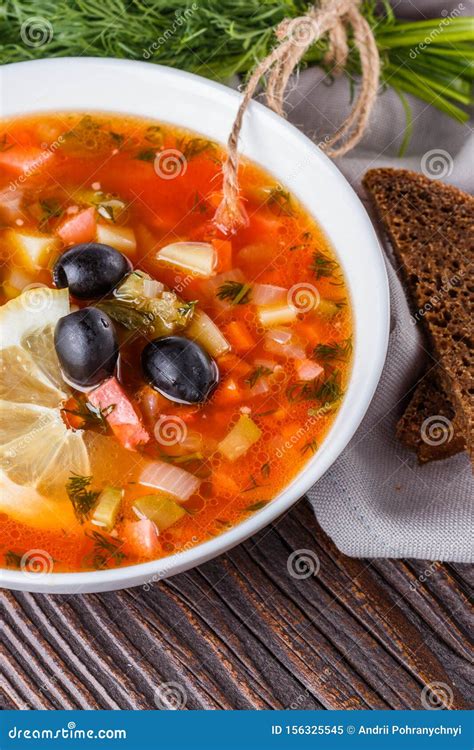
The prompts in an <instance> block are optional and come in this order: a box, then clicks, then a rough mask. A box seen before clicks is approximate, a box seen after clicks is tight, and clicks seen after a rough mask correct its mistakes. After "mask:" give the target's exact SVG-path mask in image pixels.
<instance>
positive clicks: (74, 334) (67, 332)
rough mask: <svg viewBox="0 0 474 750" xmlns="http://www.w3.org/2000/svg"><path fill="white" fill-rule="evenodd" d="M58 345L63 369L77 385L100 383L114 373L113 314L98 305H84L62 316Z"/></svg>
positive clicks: (59, 321) (115, 353) (58, 326)
mask: <svg viewBox="0 0 474 750" xmlns="http://www.w3.org/2000/svg"><path fill="white" fill-rule="evenodd" d="M54 346H55V348H56V354H57V355H58V359H59V362H60V365H61V368H62V371H63V373H64V375H65V377H66V379H67V380H68V381H69V382H70V383H72V384H73V385H77V386H79V387H88V386H94V385H99V383H101V382H102V381H103V380H105V379H106V378H109V377H110V376H111V375H113V374H114V370H115V367H116V364H117V358H118V340H117V334H116V333H115V328H114V324H113V323H112V321H111V320H110V318H109V316H108V315H106V314H105V313H104V312H102V310H98V309H97V308H96V307H84V308H83V309H82V310H78V311H77V312H73V313H70V314H69V315H65V316H64V318H60V319H59V320H58V322H57V325H56V329H55V331H54Z"/></svg>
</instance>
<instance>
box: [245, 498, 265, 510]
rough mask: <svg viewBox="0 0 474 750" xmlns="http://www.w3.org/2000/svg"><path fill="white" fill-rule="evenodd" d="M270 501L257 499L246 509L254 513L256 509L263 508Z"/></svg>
mask: <svg viewBox="0 0 474 750" xmlns="http://www.w3.org/2000/svg"><path fill="white" fill-rule="evenodd" d="M269 502H270V501H269V500H257V502H256V503H252V505H247V507H246V508H245V510H247V511H249V512H250V513H254V512H255V511H256V510H262V508H264V507H265V506H266V505H268V503H269Z"/></svg>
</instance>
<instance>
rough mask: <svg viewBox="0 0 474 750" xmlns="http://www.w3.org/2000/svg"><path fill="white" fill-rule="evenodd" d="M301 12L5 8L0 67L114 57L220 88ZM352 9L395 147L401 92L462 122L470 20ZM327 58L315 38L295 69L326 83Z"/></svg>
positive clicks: (73, 1)
mask: <svg viewBox="0 0 474 750" xmlns="http://www.w3.org/2000/svg"><path fill="white" fill-rule="evenodd" d="M309 5H310V3H308V2H307V0H202V2H200V3H199V4H198V3H196V2H195V1H194V0H185V1H184V2H182V1H181V0H153V2H149V1H147V0H88V2H87V3H86V2H84V0H5V2H4V3H3V5H2V6H1V8H0V40H1V41H0V63H12V62H19V61H21V60H33V59H37V58H43V57H64V56H78V57H81V56H85V55H87V56H90V57H118V58H126V59H131V60H146V61H149V62H151V63H159V64H161V65H169V66H171V67H175V68H179V69H181V70H187V71H190V72H192V73H197V74H199V75H203V76H206V77H207V78H213V79H216V80H221V81H226V80H228V79H229V78H231V77H232V76H233V75H235V74H240V75H242V76H243V77H246V76H247V75H248V74H249V73H250V71H251V70H253V68H254V67H255V65H256V63H258V62H259V61H261V60H262V59H263V58H264V57H265V56H266V55H268V53H269V52H270V51H271V50H272V49H273V47H274V45H275V42H276V37H275V29H276V27H277V26H278V24H279V23H280V22H281V21H282V20H283V19H286V18H289V19H292V18H296V17H298V16H301V15H305V13H306V12H307V9H308V6H309ZM360 8H361V12H362V14H363V16H364V17H365V18H366V20H367V22H368V23H369V25H370V27H371V28H372V30H373V32H374V35H375V41H376V44H377V47H378V50H379V53H380V59H381V84H382V86H385V87H388V86H390V87H392V88H393V89H394V90H395V91H396V92H397V94H399V96H400V98H401V101H402V105H403V107H404V110H405V113H406V120H407V124H406V134H405V138H403V141H402V144H401V148H406V146H407V143H408V139H409V135H410V134H411V130H412V129H413V123H412V121H411V115H410V108H409V104H408V102H407V101H406V99H405V94H407V93H408V94H413V95H414V96H416V97H418V98H419V99H422V100H423V101H426V102H428V103H429V104H431V105H432V106H434V107H436V108H438V109H440V110H441V111H443V112H445V113H446V114H448V115H449V116H450V117H453V118H455V119H457V120H459V121H460V122H467V121H468V120H469V113H468V111H467V110H466V107H468V106H469V104H472V103H473V101H474V98H473V91H472V80H473V78H474V55H473V52H472V43H473V41H474V17H472V16H471V17H467V16H461V15H459V16H454V15H453V16H452V17H450V18H449V24H447V23H446V18H432V19H423V20H419V21H404V20H399V19H396V18H395V16H394V13H393V10H392V9H391V7H390V3H389V2H388V0H382V2H378V0H364V2H362V3H361V6H360ZM38 19H40V24H39V27H38V30H37V31H36V32H35V33H33V22H35V23H37V22H38ZM427 39H430V40H431V42H430V44H426V40H427ZM25 40H26V41H25ZM327 50H328V38H327V35H325V36H324V37H323V38H322V39H320V40H318V41H317V42H316V43H315V44H313V45H312V46H311V47H310V48H309V49H308V51H307V52H306V54H305V56H304V58H303V61H302V63H301V66H302V67H305V66H308V65H317V66H320V67H322V68H323V69H324V70H325V71H326V72H327V74H328V76H329V77H330V76H331V69H330V68H328V66H327V63H326V62H325V58H326V52H327ZM348 50H349V54H348V57H347V61H346V64H345V69H344V72H345V73H346V75H347V77H348V79H349V84H350V85H349V87H348V97H349V96H352V93H353V88H354V86H355V84H356V82H357V78H358V76H359V75H360V70H361V66H360V59H359V53H358V51H357V49H356V47H355V45H354V41H353V37H352V34H351V33H349V35H348ZM413 50H415V51H416V54H413Z"/></svg>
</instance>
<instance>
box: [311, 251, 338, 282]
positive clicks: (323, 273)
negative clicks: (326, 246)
mask: <svg viewBox="0 0 474 750" xmlns="http://www.w3.org/2000/svg"><path fill="white" fill-rule="evenodd" d="M310 269H311V271H312V272H313V273H314V275H315V276H316V278H317V279H322V278H327V277H329V276H333V275H334V273H336V272H337V271H338V270H339V263H338V262H337V261H335V260H333V259H332V258H328V256H327V255H324V253H321V252H320V251H319V250H316V252H314V253H313V262H312V264H311V266H310Z"/></svg>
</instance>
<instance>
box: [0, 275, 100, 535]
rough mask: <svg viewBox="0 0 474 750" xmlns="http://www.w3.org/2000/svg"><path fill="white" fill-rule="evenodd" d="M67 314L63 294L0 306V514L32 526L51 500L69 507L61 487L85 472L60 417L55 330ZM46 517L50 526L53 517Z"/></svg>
mask: <svg viewBox="0 0 474 750" xmlns="http://www.w3.org/2000/svg"><path fill="white" fill-rule="evenodd" d="M68 313H69V294H68V291H67V290H66V289H57V290H56V289H49V288H47V287H38V288H32V289H28V290H27V291H25V292H23V294H21V295H20V296H18V297H16V298H15V299H13V300H10V302H7V303H6V304H5V305H3V306H2V307H0V511H3V512H6V513H8V515H9V516H11V517H14V518H17V519H18V520H22V521H26V522H33V521H34V520H35V517H36V521H37V520H38V519H37V515H38V513H41V510H39V509H41V507H44V509H45V511H46V506H47V507H48V508H49V510H51V508H50V503H51V501H52V500H56V501H60V500H63V501H66V502H69V501H67V500H66V494H65V485H66V482H67V480H68V478H69V476H70V475H71V474H72V473H75V474H81V475H88V474H89V473H90V462H89V456H88V451H87V448H86V445H85V442H84V435H83V433H82V432H81V431H80V430H78V431H73V430H69V429H68V428H67V427H66V425H65V424H64V422H63V420H62V418H61V412H60V407H61V404H62V403H63V402H64V400H65V399H67V398H68V395H69V389H68V388H67V386H66V385H65V384H64V382H63V380H62V377H61V371H60V367H59V362H58V358H57V356H56V351H55V348H54V329H55V326H56V323H57V321H58V320H59V318H61V317H63V316H64V315H67V314H68ZM13 485H15V486H16V488H17V490H16V491H15V492H13V491H12V486H13ZM18 488H22V491H21V492H20V495H21V501H20V502H16V503H15V502H12V497H13V496H15V495H16V496H17V498H16V499H17V500H18V491H19V490H18ZM28 490H29V491H28ZM19 506H21V507H19ZM57 510H58V511H59V508H57ZM45 515H47V516H48V517H49V518H50V520H51V517H52V515H53V514H51V513H50V512H48V513H45ZM59 515H60V514H59V513H56V516H57V518H56V524H57V525H59V524H60V523H61V520H60V518H59ZM62 523H64V518H62ZM34 525H37V523H36V522H35V524H34ZM49 528H51V524H49Z"/></svg>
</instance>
